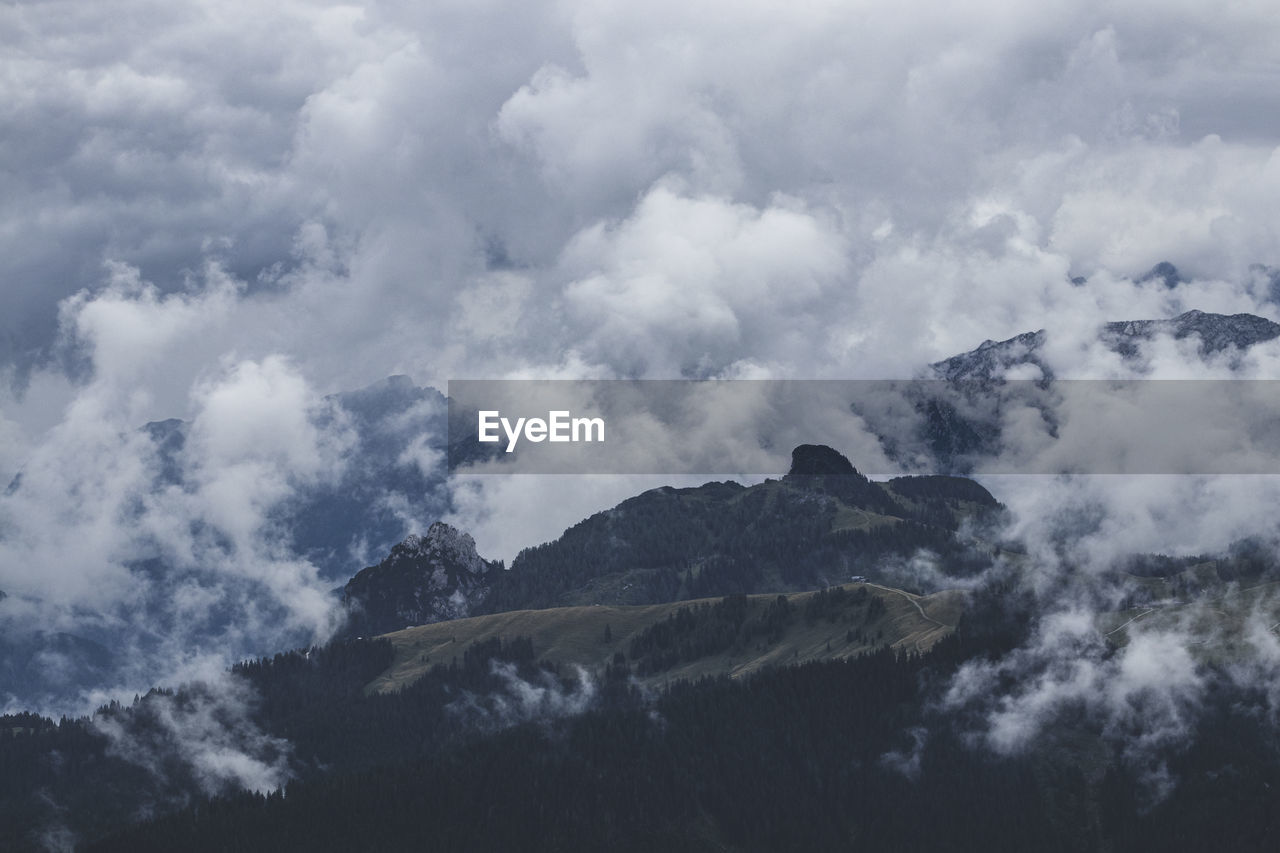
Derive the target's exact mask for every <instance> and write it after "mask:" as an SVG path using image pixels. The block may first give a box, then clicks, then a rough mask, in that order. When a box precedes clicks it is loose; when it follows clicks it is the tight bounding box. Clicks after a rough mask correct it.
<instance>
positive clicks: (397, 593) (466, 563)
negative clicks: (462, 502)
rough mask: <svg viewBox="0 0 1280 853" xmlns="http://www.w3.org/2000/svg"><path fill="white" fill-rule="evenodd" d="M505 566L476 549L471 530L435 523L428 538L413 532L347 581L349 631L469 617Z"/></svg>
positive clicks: (359, 632)
mask: <svg viewBox="0 0 1280 853" xmlns="http://www.w3.org/2000/svg"><path fill="white" fill-rule="evenodd" d="M501 570H502V564H501V563H500V562H498V563H492V562H489V561H488V560H485V559H484V558H482V557H481V556H480V555H479V554H477V553H476V543H475V540H474V539H472V538H471V535H470V534H468V533H463V532H461V531H459V530H457V529H456V528H454V527H451V526H449V525H448V524H445V523H444V522H440V521H437V522H436V523H435V524H432V525H431V527H430V528H429V529H428V530H427V533H426V535H425V536H416V535H413V536H409V537H408V538H406V539H405V540H404V541H403V542H401V543H399V544H398V545H396V546H395V547H394V548H392V549H391V553H390V554H388V555H387V557H386V559H384V560H383V561H382V562H381V563H378V565H376V566H370V567H368V568H366V569H364V570H362V571H360V572H359V573H358V574H357V575H356V576H355V577H353V578H352V579H351V580H350V581H348V582H347V584H346V586H345V587H344V588H343V591H342V602H343V605H344V606H345V607H346V609H347V612H348V624H347V633H349V634H351V635H352V636H372V635H375V634H385V633H387V632H388V631H395V630H398V629H400V628H404V627H405V626H408V625H422V624H425V623H428V622H440V621H443V620H446V619H458V618H461V617H463V616H468V615H470V614H471V613H472V611H473V610H474V609H475V607H476V605H477V604H479V603H480V602H482V601H483V600H484V598H485V596H486V595H487V594H488V592H489V587H490V585H491V577H492V575H493V573H494V572H498V571H501Z"/></svg>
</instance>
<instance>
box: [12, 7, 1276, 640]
mask: <svg viewBox="0 0 1280 853" xmlns="http://www.w3.org/2000/svg"><path fill="white" fill-rule="evenodd" d="M0 43H2V44H3V61H2V62H0V87H2V88H0V92H2V95H0V127H2V128H3V132H2V133H0V189H2V192H0V288H3V291H2V292H3V305H4V310H3V312H0V376H2V377H3V381H2V382H0V480H4V481H6V482H7V481H8V480H9V479H10V477H11V476H12V475H13V474H14V473H15V472H17V471H18V470H19V469H23V470H24V472H25V479H24V488H23V490H21V491H22V493H21V494H17V495H10V496H8V497H7V498H6V501H5V504H4V506H3V509H2V510H0V534H2V536H0V589H8V590H10V592H11V595H13V594H14V592H15V591H16V593H17V594H19V595H25V596H28V597H29V598H31V599H32V600H34V599H36V598H39V599H42V600H49V601H54V602H55V603H56V604H57V605H58V606H60V607H63V608H67V609H69V610H67V612H70V610H74V609H75V608H78V607H83V606H85V605H86V603H87V602H89V601H90V600H98V601H100V600H103V599H110V600H111V601H116V602H127V601H128V600H130V597H131V596H133V595H135V594H136V592H135V587H136V584H137V583H138V582H139V580H138V577H137V575H136V572H135V571H133V570H132V569H130V568H129V567H128V563H129V558H130V557H131V556H136V555H137V550H138V547H139V546H138V542H139V541H140V539H142V538H145V539H146V540H147V541H148V542H150V543H152V544H154V543H155V542H163V543H166V545H165V547H166V548H167V549H168V550H167V551H166V553H170V554H179V555H181V556H182V558H183V559H185V560H186V561H187V562H188V563H192V564H195V563H199V562H200V561H201V560H208V559H210V558H209V557H208V555H207V554H206V553H205V552H203V551H201V550H200V546H199V543H197V542H194V541H193V537H192V535H191V534H190V529H191V527H192V525H193V524H194V523H196V522H199V523H200V524H203V525H206V526H212V527H213V528H215V529H217V530H218V531H220V532H221V533H222V536H223V539H222V540H220V541H223V545H221V546H219V547H220V548H221V550H220V551H219V552H218V553H219V555H220V556H219V557H218V560H225V561H226V564H225V565H222V564H221V563H219V565H220V566H221V568H220V569H219V571H221V572H222V574H223V575H228V576H232V577H241V578H249V579H252V580H253V582H254V583H255V584H257V585H258V586H257V587H255V588H256V589H259V592H261V590H263V589H265V590H267V591H268V593H269V595H270V596H274V597H276V598H278V599H279V600H281V601H285V602H288V606H287V608H286V609H287V611H288V613H289V614H290V616H289V618H290V619H291V620H293V621H292V622H291V623H290V624H296V625H306V626H310V627H311V628H312V629H314V630H315V631H316V632H318V633H323V631H324V630H325V625H326V624H327V623H326V619H327V617H326V616H325V615H324V609H325V608H324V601H323V589H322V588H321V585H320V584H319V582H318V580H317V579H316V576H315V570H314V567H310V566H308V565H306V564H304V563H299V562H298V561H297V560H296V559H294V558H293V557H292V556H290V555H285V554H281V553H278V549H277V550H273V549H272V547H271V545H270V541H269V537H268V536H267V534H266V528H265V527H264V524H265V522H264V518H265V516H266V515H267V514H268V513H269V511H270V509H271V508H272V507H273V506H275V505H277V504H278V503H279V502H281V501H283V500H286V499H287V497H288V495H289V494H290V492H291V490H293V489H296V488H298V487H299V486H300V485H306V484H309V483H315V482H319V481H323V480H324V479H325V478H326V477H329V476H331V475H332V472H333V471H334V470H336V469H337V468H339V467H340V466H341V464H342V459H343V455H344V447H346V446H347V444H346V442H349V440H350V437H349V435H346V434H345V433H344V432H343V431H342V429H341V428H340V427H341V425H340V424H339V425H338V427H333V426H332V425H330V426H329V427H322V426H321V425H320V424H321V423H322V421H323V419H322V418H320V417H319V416H318V415H317V412H319V411H320V410H322V409H323V408H324V405H325V404H324V402H323V397H324V395H326V394H329V393H333V392H336V391H340V390H344V389H352V388H358V387H361V386H364V385H366V384H369V383H371V382H374V381H376V380H378V379H381V378H383V377H386V376H388V375H390V374H396V373H404V374H408V375H409V376H411V377H412V378H413V379H414V380H415V381H416V382H418V383H419V384H426V385H433V386H435V387H439V388H443V384H444V382H445V381H446V380H448V379H450V378H464V377H468V378H505V377H531V376H536V377H615V376H624V377H653V378H679V377H724V378H733V377H777V378H818V377H830V378H859V377H860V378H902V377H909V376H913V375H915V374H916V373H917V371H919V370H920V368H921V367H922V366H923V365H924V364H926V363H928V362H929V361H932V360H936V359H939V358H942V357H945V356H948V355H951V354H954V353H956V352H960V351H964V350H968V349H971V348H973V347H975V346H976V345H978V344H979V343H980V342H982V341H983V340H985V339H988V338H993V339H1002V338H1006V337H1009V336H1011V335H1014V334H1017V333H1020V332H1024V331H1028V330H1033V329H1038V328H1043V327H1050V328H1052V329H1055V330H1060V332H1061V334H1062V335H1064V336H1069V335H1071V334H1078V335H1080V336H1086V335H1087V333H1089V332H1090V330H1092V329H1093V328H1094V327H1095V326H1096V325H1097V324H1098V323H1100V322H1103V321H1107V320H1118V319H1136V318H1154V317H1168V316H1172V315H1174V314H1177V313H1179V312H1181V311H1183V310H1186V309H1189V308H1200V309H1202V310H1206V311H1221V312H1227V313H1231V312H1237V311H1250V312H1254V313H1258V314H1261V315H1263V316H1268V317H1271V318H1273V319H1274V318H1275V317H1276V316H1277V306H1276V305H1275V304H1274V303H1273V302H1272V301H1271V300H1272V298H1273V293H1272V288H1271V280H1270V275H1269V272H1268V270H1267V269H1265V267H1280V239H1278V238H1280V235H1278V234H1277V229H1280V225H1278V223H1280V148H1277V145H1280V61H1278V60H1277V58H1276V53H1275V45H1276V44H1277V43H1280V12H1278V11H1277V10H1276V7H1275V4H1274V3H1272V2H1268V0H1254V2H1248V0H1241V2H1226V3H1219V4H1206V3H1203V2H1190V1H1189V0H1188V1H1187V2H1166V1H1165V0H1162V2H1159V3H1156V2H1078V0H1072V2H1054V0H1048V2H1034V3H1030V2H1028V3H1011V2H982V0H978V2H975V3H968V4H963V5H962V6H954V7H950V6H948V5H946V4H937V3H926V2H912V0H908V2H898V3H892V4H891V3H868V2H855V0H843V2H815V3H806V4H795V3H774V2H735V3H720V2H706V3H697V4H693V3H688V2H663V0H655V2H648V3H618V2H590V3H586V2H582V3H579V2H556V3H541V2H518V3H517V2H506V3H503V2H486V0H479V2H477V0H468V2H465V3H462V2H451V1H450V0H442V2H433V3H409V2H371V3H367V4H363V5H348V4H339V3H328V2H308V0H282V2H279V3H273V4H267V5H263V4H261V3H248V2H244V0H193V1H192V2H184V3H172V2H155V1H154V0H120V2H114V3H111V4H85V3H79V2H70V1H69V0H50V1H49V2H18V3H11V4H8V5H6V6H4V7H3V8H2V9H0ZM1165 260H1168V261H1171V262H1173V263H1175V264H1176V265H1177V267H1178V269H1179V270H1180V271H1181V272H1182V274H1183V275H1184V277H1186V278H1187V279H1188V282H1186V283H1184V284H1182V285H1180V286H1179V287H1178V288H1176V289H1173V290H1169V289H1166V288H1164V287H1163V286H1161V285H1160V284H1159V283H1158V282H1147V283H1144V284H1136V283H1135V282H1134V279H1136V278H1139V277H1141V275H1142V274H1143V273H1144V272H1146V271H1147V270H1149V269H1150V268H1151V267H1152V266H1153V265H1155V264H1156V263H1158V262H1160V261H1165ZM1258 265H1262V267H1259V266H1258ZM1074 277H1084V278H1085V279H1087V281H1085V283H1084V284H1073V283H1072V278H1074ZM1064 366H1065V367H1066V368H1067V370H1066V371H1065V373H1067V374H1069V373H1070V372H1071V368H1073V367H1075V368H1078V370H1077V372H1078V373H1083V374H1087V373H1088V362H1087V360H1085V361H1083V362H1081V363H1079V364H1072V363H1070V362H1069V360H1068V363H1066V364H1065V365H1064ZM169 417H177V418H183V419H184V420H187V421H188V422H190V423H191V425H192V426H191V429H192V436H193V438H192V441H191V443H190V447H189V450H188V456H187V459H186V464H187V465H188V468H189V471H188V474H189V483H188V487H187V489H186V491H185V492H184V493H183V494H182V496H181V500H178V501H174V500H169V499H165V500H157V499H155V498H154V496H150V497H148V491H147V490H148V488H149V486H148V484H149V483H150V482H151V472H150V469H149V466H150V465H152V464H153V462H154V460H153V459H151V457H149V456H148V454H149V453H150V452H151V451H150V450H149V449H148V448H147V447H145V446H141V445H142V444H145V441H144V438H143V437H142V436H140V435H139V434H138V433H137V432H136V428H137V427H138V426H139V425H141V424H144V423H146V422H148V421H152V420H158V419H162V418H169ZM494 489H495V490H496V491H500V492H502V493H503V494H504V495H505V497H502V496H498V497H497V498H494V499H495V500H506V501H507V502H508V503H510V504H513V505H519V504H527V503H528V494H527V493H525V492H522V491H521V490H520V489H517V488H516V487H514V486H511V485H510V484H505V485H503V486H500V487H494ZM585 491H586V492H587V493H588V494H587V496H586V497H583V498H582V503H583V506H584V507H585V506H587V505H590V504H593V503H595V504H599V503H603V502H605V501H606V500H608V499H611V498H612V497H613V493H612V492H609V491H608V490H607V489H604V490H602V491H592V490H590V489H587V490H585ZM615 491H617V490H615ZM623 493H625V492H623ZM172 497H173V496H170V498H172ZM489 497H493V496H492V495H490V496H489ZM487 499H488V498H487V497H486V496H485V495H483V494H479V493H477V492H475V491H468V492H466V493H465V494H463V495H462V496H461V500H462V503H464V504H466V505H467V506H469V507H470V508H471V510H473V512H472V515H473V517H475V518H476V519H478V520H480V521H479V523H481V526H482V527H483V526H484V519H490V522H489V524H490V527H494V526H496V525H494V524H493V523H492V519H493V518H494V514H493V512H492V511H489V512H488V513H486V512H485V511H483V508H482V507H481V508H477V504H483V503H484V502H485V501H486V500H487ZM148 500H150V501H151V504H147V501H148ZM139 502H141V503H142V504H147V508H146V512H144V513H143V516H142V517H143V519H144V522H145V523H143V524H140V525H138V526H129V527H128V528H126V529H122V527H121V525H120V523H119V521H120V518H121V514H122V512H124V511H125V509H124V508H126V507H134V508H135V509H136V507H137V506H138V505H139ZM131 511H132V510H131ZM577 511H578V507H576V506H575V507H574V512H575V513H576V512H577ZM572 520H573V518H567V519H565V520H564V521H565V522H566V523H567V522H568V521H572ZM424 521H425V522H426V523H429V521H430V520H429V519H428V520H424ZM556 524H560V520H559V519H556ZM543 526H544V527H548V526H550V527H553V528H554V527H555V525H554V524H551V525H547V524H544V525H543ZM561 526H563V525H562V524H561ZM481 532H483V531H481ZM490 532H491V534H492V536H495V537H496V533H493V532H492V531H490ZM479 538H480V539H481V542H482V544H484V542H485V539H484V537H483V536H479ZM489 541H491V542H492V543H493V547H494V548H496V549H498V550H499V551H501V550H503V549H506V548H510V547H512V546H513V545H514V544H516V543H513V542H511V541H505V540H502V541H500V540H499V539H498V538H491V539H490V540H489ZM226 542H231V543H232V545H231V546H226V544H225V543H226ZM520 544H529V543H520ZM229 554H230V556H228V555H229ZM502 556H509V554H505V553H504V554H502ZM215 562H216V561H215ZM356 568H358V567H356ZM199 589H205V587H200V588H199ZM198 591H199V590H195V591H193V590H190V589H188V590H186V591H185V592H184V595H186V596H187V597H186V598H184V601H185V602H186V605H187V606H190V607H192V608H197V607H200V606H202V604H201V602H202V601H203V599H201V598H200V596H199V595H195V593H196V592H198ZM206 594H212V593H207V591H206ZM192 596H194V597H192ZM263 618H266V617H263ZM273 618H274V617H273Z"/></svg>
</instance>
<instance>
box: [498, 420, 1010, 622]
mask: <svg viewBox="0 0 1280 853" xmlns="http://www.w3.org/2000/svg"><path fill="white" fill-rule="evenodd" d="M999 511H1000V505H999V503H998V502H997V501H996V500H995V499H994V498H993V497H992V496H991V495H990V493H988V492H987V491H986V490H985V489H983V488H982V487H981V486H979V485H978V484H976V483H974V482H972V481H968V480H957V479H955V478H947V477H929V478H919V477H902V478H897V479H894V480H889V481H887V482H872V481H870V480H868V479H867V478H866V477H864V476H863V475H862V474H860V473H858V472H857V470H856V469H854V467H853V466H852V465H851V464H850V463H849V461H848V460H847V459H845V458H844V457H843V456H841V455H840V454H839V453H837V452H836V451H835V450H832V449H831V448H826V447H816V446H810V445H804V446H801V447H799V448H797V449H796V451H795V453H794V454H793V465H792V470H791V471H790V472H789V473H788V474H787V476H785V477H784V478H783V479H782V480H767V481H765V482H764V483H761V484H758V485H755V486H743V485H740V484H738V483H734V482H714V483H707V484H705V485H702V486H698V487H696V488H687V489H676V488H672V487H663V488H659V489H653V490H650V491H648V492H644V493H643V494H640V495H637V496H636V497H634V498H630V499H628V500H626V501H623V502H622V503H620V504H618V505H617V506H616V507H614V508H612V509H609V510H605V511H604V512H600V513H596V514H595V515H593V516H591V517H590V518H587V519H585V520H583V521H581V522H579V523H578V524H576V525H574V526H573V527H571V528H569V529H568V530H566V531H565V532H564V534H563V535H562V536H561V537H560V538H559V539H557V540H555V541H554V542H549V543H546V544H543V545H539V546H537V547H534V548H528V549H525V550H524V551H522V552H520V554H519V555H518V556H517V557H516V559H515V560H514V561H513V562H512V565H511V569H510V571H507V572H504V573H501V574H499V575H495V576H494V578H493V584H494V585H493V590H492V593H491V594H490V596H489V597H488V598H487V599H486V600H485V602H484V604H483V605H482V612H489V613H496V612H500V611H503V610H518V609H528V608H542V607H555V606H567V605H581V604H652V603H659V602H666V601H678V600H682V599H691V598H703V597H708V596H720V595H729V594H733V593H763V592H775V593H776V592H794V591H801V590H807V589H815V588H819V587H824V586H829V585H832V584H837V583H840V582H842V581H844V580H847V579H848V578H849V576H850V575H867V576H868V577H871V578H872V579H873V580H874V579H882V580H884V581H885V582H886V583H890V584H893V583H894V577H895V575H894V567H895V565H898V564H901V563H902V562H904V561H906V560H907V559H909V558H910V557H912V556H913V555H915V554H917V553H918V552H920V551H921V550H924V551H928V552H930V553H932V554H934V555H936V556H937V557H938V558H940V559H944V560H947V561H948V562H949V564H950V565H951V571H952V573H953V574H964V573H966V572H967V571H975V570H977V569H978V568H979V567H980V566H981V565H984V564H985V560H986V559H988V558H989V557H990V550H989V548H986V547H985V546H982V547H977V546H975V543H973V542H972V541H970V540H969V539H967V538H965V537H963V536H960V535H959V534H958V533H957V531H958V530H959V528H960V527H961V526H962V524H963V523H964V522H966V521H968V522H976V523H979V524H980V523H981V522H983V521H985V520H987V519H990V518H992V517H993V515H994V514H995V513H998V512H999Z"/></svg>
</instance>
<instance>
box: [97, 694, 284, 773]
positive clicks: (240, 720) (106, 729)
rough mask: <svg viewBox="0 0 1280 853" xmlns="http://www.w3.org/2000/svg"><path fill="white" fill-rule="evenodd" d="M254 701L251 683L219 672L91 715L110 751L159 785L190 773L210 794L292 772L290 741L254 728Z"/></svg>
mask: <svg viewBox="0 0 1280 853" xmlns="http://www.w3.org/2000/svg"><path fill="white" fill-rule="evenodd" d="M255 701H256V700H255V697H254V695H253V693H252V690H251V688H249V687H248V686H246V685H245V684H243V683H242V682H241V681H240V680H239V679H237V678H235V677H233V676H231V675H227V674H225V673H224V674H223V675H222V676H220V677H218V678H216V679H215V680H212V681H209V682H200V683H197V684H192V685H188V686H185V687H184V688H183V689H181V690H179V691H177V692H175V693H161V692H153V693H149V694H148V695H147V696H145V697H144V698H143V699H142V701H141V702H140V703H138V704H135V705H134V706H133V707H132V708H131V709H127V710H121V711H108V712H106V713H100V714H98V715H96V716H95V717H94V719H93V722H92V725H93V728H94V729H95V730H96V731H97V732H99V733H100V734H102V735H105V736H106V738H107V741H108V747H107V752H108V754H110V755H114V756H116V757H118V758H122V759H124V760H125V761H128V762H130V763H132V764H136V765H138V766H140V767H143V768H145V769H146V770H147V771H149V772H150V773H151V775H152V776H153V777H154V778H155V780H156V781H157V782H158V783H159V785H160V790H162V791H170V792H173V791H185V790H186V789H187V785H186V784H185V783H186V782H187V781H188V780H190V781H191V782H194V784H195V786H197V787H198V788H199V790H201V791H203V792H204V793H205V794H207V795H210V796H213V795H217V794H224V793H227V792H229V791H235V790H250V791H257V792H259V793H269V792H271V791H274V790H276V789H278V788H279V787H281V786H282V785H283V784H284V783H285V782H287V781H288V780H289V779H290V778H291V776H292V772H291V771H290V769H289V756H290V748H289V744H288V743H287V742H286V741H284V740H281V739H280V738H276V737H273V736H271V735H267V734H265V733H263V732H262V731H260V730H259V729H258V727H257V725H256V724H255V723H254V722H253V719H252V716H251V714H252V709H253V705H254V702H255ZM175 777H176V778H175Z"/></svg>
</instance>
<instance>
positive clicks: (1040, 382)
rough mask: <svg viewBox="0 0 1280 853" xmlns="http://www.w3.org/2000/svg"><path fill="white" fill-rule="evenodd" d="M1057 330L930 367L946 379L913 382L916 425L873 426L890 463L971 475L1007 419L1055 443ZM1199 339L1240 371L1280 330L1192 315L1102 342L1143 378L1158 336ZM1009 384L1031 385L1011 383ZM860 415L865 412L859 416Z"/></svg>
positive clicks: (987, 344)
mask: <svg viewBox="0 0 1280 853" xmlns="http://www.w3.org/2000/svg"><path fill="white" fill-rule="evenodd" d="M1051 334H1052V332H1051V331H1046V330H1044V329H1041V330H1039V331H1035V332H1024V333H1023V334H1020V335H1016V336H1014V337H1012V338H1009V339H1007V340H1003V341H990V340H988V341H984V342H983V343H982V344H980V345H979V346H978V347H977V348H976V349H974V350H971V351H969V352H966V353H961V354H960V355H955V356H952V357H951V358H947V359H944V360H942V361H938V362H935V363H934V364H932V365H930V371H931V375H932V377H934V378H935V379H936V380H940V381H925V382H920V383H913V384H911V385H909V386H908V387H907V389H906V392H905V393H906V395H907V398H908V402H909V404H910V406H911V408H912V409H914V413H915V420H914V422H913V423H911V424H910V425H909V426H907V427H905V428H904V427H903V426H902V425H901V424H893V425H886V424H883V423H878V422H877V421H876V419H875V416H874V413H871V414H870V415H868V417H867V420H868V422H869V423H870V424H871V426H872V429H874V430H876V432H877V434H878V435H881V436H882V438H881V443H882V445H883V446H884V448H885V451H886V453H887V455H888V456H889V457H890V458H893V459H898V460H903V461H911V460H918V459H921V458H924V459H927V460H928V463H929V464H930V465H931V466H933V467H934V468H935V469H936V470H940V471H945V472H947V473H952V474H967V473H969V472H971V471H972V470H973V467H974V465H975V464H976V463H978V462H980V461H982V460H984V459H991V458H994V457H997V456H999V455H1000V453H1001V450H1002V439H1003V438H1004V432H1003V431H1004V423H1003V417H1004V413H1006V412H1009V411H1015V412H1016V411H1021V410H1034V411H1036V412H1038V414H1039V418H1040V420H1041V421H1042V422H1043V428H1044V432H1045V434H1046V435H1047V436H1049V437H1056V435H1057V432H1056V431H1057V427H1058V425H1059V424H1060V423H1061V417H1060V411H1059V410H1058V408H1057V407H1058V405H1059V402H1060V401H1059V400H1058V399H1057V396H1056V395H1055V394H1054V393H1052V392H1053V388H1054V382H1055V375H1054V371H1053V368H1052V366H1051V365H1050V364H1049V363H1048V361H1046V359H1045V355H1044V351H1045V344H1046V342H1047V341H1048V337H1049V335H1051ZM1165 336H1167V337H1171V338H1173V339H1174V340H1179V341H1181V340H1188V339H1190V340H1195V341H1196V342H1197V350H1198V352H1199V354H1200V357H1201V358H1208V357H1210V356H1218V357H1222V356H1225V357H1226V359H1227V363H1228V365H1229V366H1230V367H1231V368H1232V369H1235V367H1236V366H1237V365H1238V363H1239V357H1240V354H1242V353H1244V352H1246V351H1248V350H1249V349H1250V348H1251V347H1254V346H1256V345H1258V344H1261V343H1265V342H1267V341H1272V340H1275V339H1277V338H1280V324H1277V323H1274V322H1272V321H1271V320H1268V319H1266V318H1264V317H1258V316H1256V315H1253V314H1231V315H1225V314H1211V313H1207V312H1204V311H1187V312H1185V313H1183V314H1179V315H1178V316H1177V317H1173V318H1171V319H1165V320H1124V321H1119V322H1111V323H1106V324H1104V325H1103V326H1101V327H1100V328H1099V329H1098V332H1097V340H1098V341H1099V342H1101V343H1102V344H1103V345H1104V346H1105V347H1106V348H1107V349H1109V350H1111V351H1112V352H1114V353H1117V354H1118V355H1120V356H1121V357H1122V359H1123V360H1124V361H1125V363H1126V364H1128V365H1129V366H1130V367H1131V368H1133V370H1134V375H1135V377H1139V378H1140V377H1141V375H1142V371H1143V369H1144V362H1143V358H1144V345H1145V344H1148V343H1150V342H1151V341H1153V340H1155V339H1156V338H1158V337H1165ZM1010 378H1015V379H1023V380H1033V381H1024V382H1013V383H1011V382H1008V381H1007V380H1008V379H1010ZM859 413H860V414H862V413H861V412H859Z"/></svg>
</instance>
